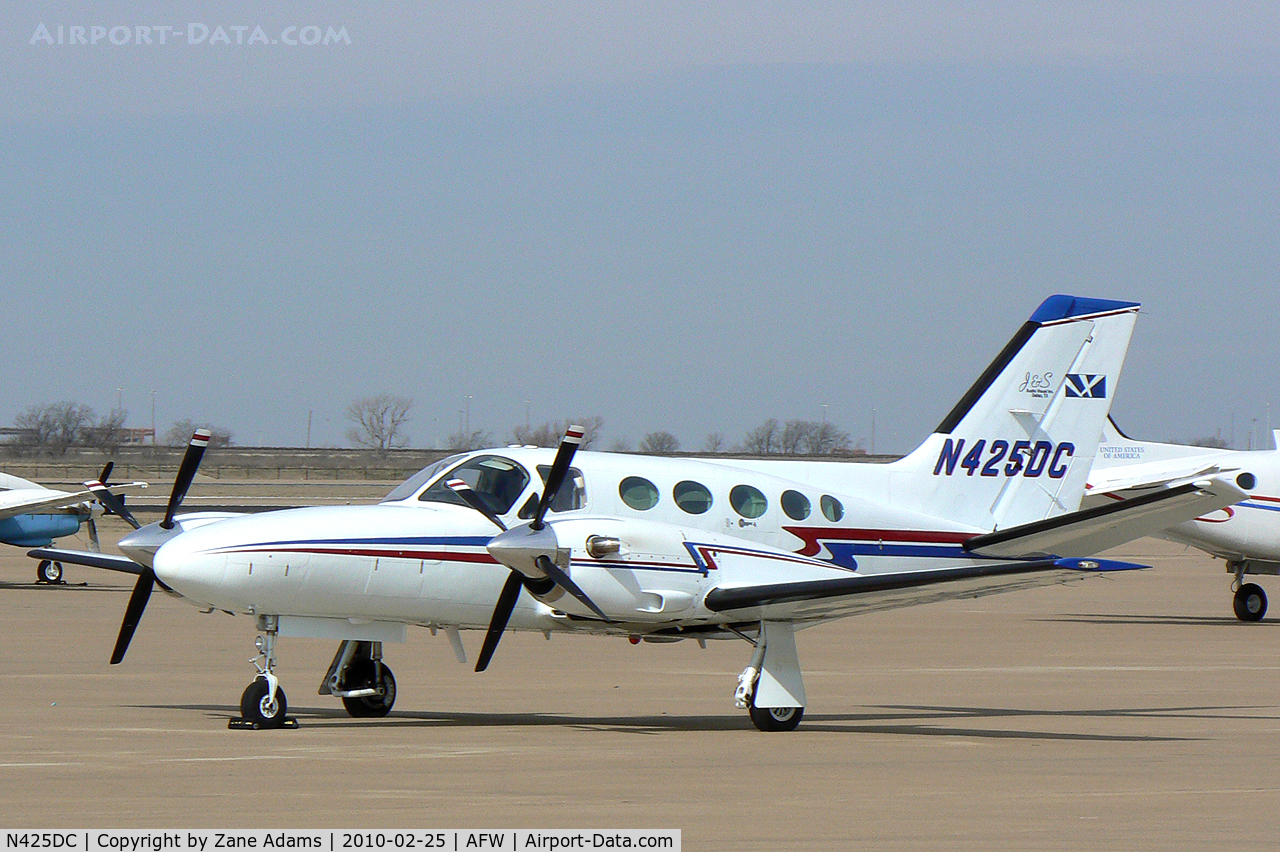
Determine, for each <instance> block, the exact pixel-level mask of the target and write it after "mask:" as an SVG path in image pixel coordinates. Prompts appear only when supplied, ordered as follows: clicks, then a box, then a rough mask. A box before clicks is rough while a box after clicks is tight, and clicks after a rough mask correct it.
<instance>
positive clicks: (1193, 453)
mask: <svg viewBox="0 0 1280 852" xmlns="http://www.w3.org/2000/svg"><path fill="white" fill-rule="evenodd" d="M1276 437H1277V438H1278V439H1280V433H1276ZM1233 471H1234V472H1236V473H1237V474H1238V475H1239V485H1240V487H1241V488H1242V489H1244V490H1245V491H1246V492H1248V494H1247V499H1245V500H1242V501H1241V502H1239V503H1237V504H1235V505H1233V506H1226V507H1223V508H1221V509H1218V510H1216V511H1213V512H1209V513H1206V514H1205V515H1203V516H1201V517H1199V518H1196V519H1195V520H1190V521H1184V522H1182V523H1180V524H1176V525H1174V526H1172V527H1169V528H1168V529H1167V530H1163V531H1161V532H1160V533H1157V535H1159V536H1160V537H1161V538H1166V539H1168V540H1170V541H1176V542H1179V543H1181V544H1186V545H1190V546H1191V547H1196V548H1199V549H1200V550H1203V551H1205V552H1206V553H1210V554H1212V555H1214V556H1217V557H1219V558H1220V559H1224V560H1226V563H1227V571H1229V572H1230V573H1232V574H1233V575H1235V578H1234V580H1233V581H1232V590H1233V591H1234V592H1235V596H1234V599H1233V602H1232V603H1233V609H1234V610H1235V613H1236V617H1237V618H1239V619H1240V620H1241V621H1259V620H1261V618H1262V617H1263V616H1264V615H1265V614H1266V612H1267V595H1266V592H1264V591H1263V590H1262V587H1261V586H1259V585H1258V584H1257V583H1246V582H1244V575H1245V574H1268V575H1272V576H1275V575H1277V574H1280V451H1277V450H1224V449H1215V448H1212V447H1194V446H1184V445H1180V444H1161V443H1156V442H1154V441H1138V440H1135V439H1133V438H1130V437H1129V436H1127V435H1125V434H1124V433H1123V432H1121V431H1120V429H1119V427H1117V426H1116V424H1115V423H1114V422H1113V421H1112V420H1111V419H1110V418H1108V419H1107V423H1106V426H1105V429H1104V432H1103V436H1102V444H1101V446H1100V447H1099V450H1098V458H1097V460H1096V461H1095V462H1094V465H1093V470H1092V471H1091V472H1090V474H1089V485H1088V489H1089V496H1088V497H1087V498H1086V500H1085V503H1084V505H1085V506H1090V505H1103V504H1105V503H1107V502H1110V501H1115V500H1119V499H1125V498H1131V497H1135V496H1140V495H1142V494H1147V493H1152V492H1154V491H1158V490H1160V489H1162V488H1164V487H1165V486H1166V484H1167V483H1168V482H1170V481H1172V480H1176V479H1183V478H1186V477H1189V476H1190V477H1195V476H1209V475H1214V476H1217V475H1224V474H1227V473H1229V472H1233Z"/></svg>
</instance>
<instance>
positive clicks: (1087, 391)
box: [1067, 373, 1107, 399]
mask: <svg viewBox="0 0 1280 852" xmlns="http://www.w3.org/2000/svg"><path fill="white" fill-rule="evenodd" d="M1067 396H1068V397H1073V396H1074V397H1080V398H1082V399H1106V398H1107V377H1106V376H1105V375H1102V374H1100V373H1067Z"/></svg>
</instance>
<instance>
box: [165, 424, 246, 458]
mask: <svg viewBox="0 0 1280 852" xmlns="http://www.w3.org/2000/svg"><path fill="white" fill-rule="evenodd" d="M197 429H208V430H209V433H210V435H209V449H211V450H216V449H218V448H219V447H229V446H231V444H232V443H234V441H233V440H232V437H233V436H232V433H231V430H230V429H224V428H222V427H221V426H214V425H213V424H211V423H201V422H199V421H196V420H192V419H191V418H190V417H188V418H186V419H185V420H179V421H178V422H176V423H174V424H173V425H172V426H170V427H169V430H168V431H167V432H165V433H164V443H165V446H168V447H185V446H186V445H187V442H188V441H190V440H191V436H192V435H193V434H194V433H195V431H196V430H197Z"/></svg>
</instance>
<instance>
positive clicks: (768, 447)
mask: <svg viewBox="0 0 1280 852" xmlns="http://www.w3.org/2000/svg"><path fill="white" fill-rule="evenodd" d="M851 447H852V442H851V440H850V438H849V433H848V432H846V431H844V430H843V429H840V428H838V427H836V426H833V425H832V424H830V423H815V422H814V421H812V420H788V421H787V422H786V423H785V424H784V425H783V426H782V428H781V429H779V428H778V421H777V420H774V419H773V418H770V419H768V420H766V421H765V422H764V423H761V424H760V425H759V426H757V427H756V428H754V429H752V430H751V431H750V432H748V433H747V435H746V437H745V438H743V440H742V449H743V450H744V451H745V452H748V453H756V454H759V455H772V454H774V453H785V454H788V455H812V456H830V455H837V454H846V453H849V452H850V451H851Z"/></svg>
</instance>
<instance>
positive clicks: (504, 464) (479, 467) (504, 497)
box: [418, 456, 564, 515]
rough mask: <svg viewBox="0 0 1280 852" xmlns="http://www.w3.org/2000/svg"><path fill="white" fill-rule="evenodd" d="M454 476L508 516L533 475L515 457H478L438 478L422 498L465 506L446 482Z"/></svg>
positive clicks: (490, 509) (490, 507)
mask: <svg viewBox="0 0 1280 852" xmlns="http://www.w3.org/2000/svg"><path fill="white" fill-rule="evenodd" d="M454 478H457V479H461V480H462V481H463V482H465V483H467V485H468V486H470V488H471V490H472V491H474V492H475V493H476V496H477V497H479V498H480V500H481V501H482V502H483V503H484V504H485V506H486V507H488V509H489V511H490V512H493V513H494V514H495V515H505V514H506V513H507V512H509V511H511V506H512V504H514V503H515V502H516V498H517V497H519V496H520V493H521V492H522V491H524V487H525V486H526V485H527V484H528V483H529V474H528V473H526V472H525V469H524V468H522V467H521V466H520V465H518V464H516V463H515V462H513V461H512V460H511V459H504V458H502V457H501V456H478V457H476V458H473V459H471V460H470V461H467V462H464V463H462V464H460V465H458V466H457V467H455V468H454V469H453V470H451V471H449V474H448V476H443V477H441V478H440V479H438V480H437V481H436V483H435V485H432V486H431V487H430V488H428V489H427V490H426V491H423V492H422V496H421V497H419V498H418V499H419V500H423V501H426V502H432V503H457V504H461V505H464V506H465V505H466V503H464V502H463V500H462V498H461V497H459V496H458V495H457V494H455V493H454V492H453V489H452V488H450V487H449V486H447V485H445V482H447V481H448V480H450V479H454ZM561 493H564V489H561Z"/></svg>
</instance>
